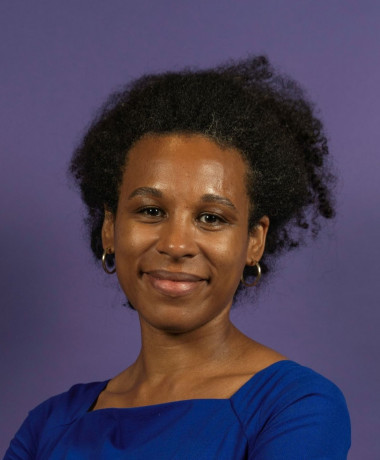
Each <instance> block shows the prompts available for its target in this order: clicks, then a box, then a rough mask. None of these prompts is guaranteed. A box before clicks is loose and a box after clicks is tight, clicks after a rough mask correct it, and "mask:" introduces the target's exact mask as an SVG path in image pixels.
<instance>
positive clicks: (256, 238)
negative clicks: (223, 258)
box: [246, 216, 269, 265]
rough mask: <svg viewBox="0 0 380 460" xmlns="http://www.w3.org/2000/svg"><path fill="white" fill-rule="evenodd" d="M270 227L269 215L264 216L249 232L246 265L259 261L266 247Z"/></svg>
mask: <svg viewBox="0 0 380 460" xmlns="http://www.w3.org/2000/svg"><path fill="white" fill-rule="evenodd" d="M268 228H269V217H267V216H263V217H262V218H261V219H260V220H259V222H258V223H257V224H256V225H255V226H254V227H253V229H252V230H251V231H250V234H249V242H248V249H247V260H246V265H252V262H258V261H259V260H260V259H261V257H262V255H263V253H264V249H265V241H266V238H267V233H268Z"/></svg>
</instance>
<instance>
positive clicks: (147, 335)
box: [133, 314, 244, 380]
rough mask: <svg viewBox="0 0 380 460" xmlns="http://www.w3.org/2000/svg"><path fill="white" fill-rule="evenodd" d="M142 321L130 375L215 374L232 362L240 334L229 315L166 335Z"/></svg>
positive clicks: (174, 375) (154, 376) (152, 376)
mask: <svg viewBox="0 0 380 460" xmlns="http://www.w3.org/2000/svg"><path fill="white" fill-rule="evenodd" d="M140 322H141V337H142V347H141V352H140V354H139V357H138V358H137V360H136V362H135V364H134V365H133V372H134V373H135V375H136V374H137V375H139V376H140V378H143V379H144V380H156V379H162V378H165V377H171V378H173V377H174V378H175V377H176V376H177V377H178V378H180V377H181V376H183V375H186V374H187V373H189V372H194V371H195V372H209V373H213V372H216V371H217V370H218V369H220V368H221V366H223V364H226V365H227V364H228V361H229V360H231V359H232V357H233V354H234V351H235V352H236V349H238V348H236V347H235V345H236V344H237V342H238V341H239V340H240V341H241V339H242V337H244V336H243V334H241V333H240V332H239V331H238V330H237V329H236V328H235V326H234V325H233V324H232V323H231V321H230V319H229V317H228V314H227V317H226V316H224V315H223V316H220V317H217V318H215V319H214V320H213V321H211V322H209V323H207V324H206V325H204V326H203V327H201V328H198V329H197V330H195V331H191V332H186V333H181V334H180V333H176V334H174V333H168V332H165V331H162V330H157V329H155V328H154V327H152V326H151V325H149V324H147V323H145V322H144V321H143V320H140Z"/></svg>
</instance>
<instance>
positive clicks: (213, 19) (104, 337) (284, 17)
mask: <svg viewBox="0 0 380 460" xmlns="http://www.w3.org/2000/svg"><path fill="white" fill-rule="evenodd" d="M379 21H380V4H379V2H377V0H374V1H370V0H357V1H348V0H342V1H334V0H331V1H329V0H321V1H310V0H287V1H280V0H279V1H274V0H265V1H263V0H262V1H258V0H242V1H232V0H230V1H226V0H207V1H205V0H191V1H190V0H189V1H178V0H161V1H157V0H133V1H126V0H119V1H116V0H108V1H107V2H103V1H100V0H98V1H94V0H91V1H90V0H82V1H80V2H78V1H75V0H65V1H64V2H63V1H62V2H53V1H51V2H48V1H42V0H40V1H37V0H36V1H30V2H29V1H26V0H25V1H21V0H4V1H2V2H1V3H0V50H1V51H0V52H1V57H0V78H1V80H0V100H1V104H0V127H1V139H0V151H1V169H0V200H1V206H0V212H1V243H2V249H1V253H2V255H1V299H2V302H1V314H2V319H1V331H0V337H1V363H0V364H1V388H0V394H1V401H0V404H1V407H0V413H1V423H2V425H1V427H0V432H1V435H0V455H2V453H3V451H4V450H5V448H6V447H7V445H8V442H9V440H10V438H11V437H12V435H13V434H14V432H15V431H16V429H17V428H18V426H19V424H20V423H21V422H22V420H23V419H24V417H25V416H26V413H27V411H28V410H29V409H31V408H32V407H34V406H35V405H36V404H37V403H39V402H40V401H42V400H44V399H46V398H47V397H49V396H50V395H52V394H55V393H58V392H61V391H64V390H66V389H67V388H68V387H69V386H71V385H72V384H74V383H77V382H81V381H91V380H95V379H105V378H108V377H110V376H112V375H114V374H115V373H117V372H119V371H120V370H121V369H123V368H124V367H126V366H127V365H128V363H130V362H131V361H132V360H133V359H134V357H135V356H136V354H137V352H138V349H139V329H138V323H137V320H136V316H135V314H134V313H133V312H131V311H128V310H127V309H125V308H123V307H122V306H121V305H122V296H121V294H120V291H119V290H118V289H117V288H116V289H115V279H114V278H111V277H106V276H105V275H104V274H103V272H102V270H100V269H99V268H98V267H97V266H96V264H94V263H93V261H92V258H91V255H90V252H89V250H88V249H87V246H86V242H85V241H84V230H83V225H82V220H81V219H82V213H83V210H82V207H81V204H80V201H79V198H78V196H77V195H76V193H75V192H74V191H73V190H72V189H70V187H69V186H68V180H67V177H66V175H65V170H66V166H67V162H68V159H69V157H70V153H71V151H72V149H73V147H74V146H75V144H76V142H77V141H78V139H79V138H80V135H81V133H82V132H83V129H84V127H85V125H86V124H87V123H88V122H89V120H90V117H91V115H92V114H93V112H94V109H95V108H97V106H98V105H99V104H100V103H101V102H102V101H103V100H104V98H105V97H106V95H107V94H108V93H109V91H110V90H111V89H116V88H117V87H118V86H119V85H121V84H123V83H124V82H126V81H127V80H128V79H130V78H132V77H136V76H139V75H140V74H141V73H142V72H147V71H157V70H165V69H169V68H170V69H176V68H181V67H182V66H183V65H199V66H211V65H214V64H217V63H220V62H221V61H223V60H225V59H226V58H230V57H244V56H246V55H247V54H248V53H249V52H253V53H262V52H264V53H267V54H268V55H269V57H270V58H271V60H272V61H273V62H274V63H275V64H277V65H278V66H279V68H281V69H282V70H283V71H285V72H287V73H289V74H290V75H292V76H293V77H295V78H296V79H297V80H299V81H300V82H301V83H302V85H303V86H304V87H305V88H307V90H308V92H309V95H310V96H311V98H312V99H313V100H315V101H316V103H317V105H318V107H319V108H320V113H321V116H322V118H323V120H324V121H325V123H326V126H327V129H328V133H329V136H330V146H331V150H332V152H333V153H334V154H335V158H336V168H337V170H338V173H339V175H340V178H341V179H340V182H339V185H338V196H339V215H338V218H337V220H336V223H335V224H333V225H329V226H327V227H326V231H325V232H324V235H323V236H322V237H321V238H320V239H319V240H318V241H317V242H316V243H315V244H311V245H310V246H309V247H308V248H305V249H304V250H302V251H299V252H295V253H294V254H292V255H290V256H287V257H285V258H284V259H282V261H281V263H280V264H279V267H278V271H277V275H276V276H274V277H273V278H272V280H271V282H270V283H268V287H267V288H266V290H265V291H264V292H262V293H261V295H260V297H259V299H258V301H257V302H256V303H255V304H252V303H250V302H246V305H243V306H242V307H240V308H239V309H237V310H235V312H234V315H233V316H234V320H235V323H236V324H237V325H238V326H239V327H241V329H243V331H245V332H246V333H248V334H249V335H250V336H252V337H253V338H255V339H257V340H259V341H262V342H264V343H265V344H267V345H269V346H271V347H274V348H276V349H278V350H279V351H281V352H282V353H284V354H286V355H288V356H289V357H290V358H291V359H294V360H296V361H299V362H300V363H302V364H305V365H308V366H310V367H313V368H314V369H315V370H317V371H319V372H321V373H323V374H324V375H326V376H327V377H329V378H330V379H332V380H333V381H334V382H336V383H337V384H338V385H339V386H340V387H341V388H342V390H343V392H344V393H345V395H346V398H347V402H348V406H349V409H350V412H351V417H352V427H353V446H352V449H351V453H350V458H351V459H360V460H362V459H377V458H380V444H379V439H380V436H379V428H380V423H379V412H380V407H379V404H380V398H379V381H380V372H379V364H378V362H379V348H380V334H379V319H380V313H379V302H378V292H379V289H378V286H379V280H380V277H379V275H380V273H379V269H378V267H379V243H378V240H379V231H378V224H379V220H380V214H379V206H378V204H379V200H378V196H379V195H378V194H379V179H378V178H379V170H380V166H379V155H378V143H379V129H380V119H379V96H380V94H379V85H380V33H379ZM375 283H376V284H375Z"/></svg>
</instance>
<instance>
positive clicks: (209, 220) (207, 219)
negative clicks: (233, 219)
mask: <svg viewBox="0 0 380 460" xmlns="http://www.w3.org/2000/svg"><path fill="white" fill-rule="evenodd" d="M199 221H200V222H202V223H203V224H207V225H209V226H213V227H215V226H217V225H221V224H223V223H225V222H226V220H225V219H223V217H221V216H219V215H218V214H211V213H204V214H202V215H201V216H200V217H199Z"/></svg>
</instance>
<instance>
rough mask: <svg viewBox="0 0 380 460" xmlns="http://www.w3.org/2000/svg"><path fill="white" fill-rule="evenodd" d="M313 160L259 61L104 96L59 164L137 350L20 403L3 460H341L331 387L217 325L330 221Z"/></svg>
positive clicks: (298, 95)
mask: <svg viewBox="0 0 380 460" xmlns="http://www.w3.org/2000/svg"><path fill="white" fill-rule="evenodd" d="M327 155H328V149H327V145H326V139H325V136H324V134H323V131H322V126H321V123H320V122H319V120H318V119H316V118H315V117H314V115H313V110H312V106H311V105H310V103H308V102H307V100H306V99H305V97H304V95H303V94H302V92H301V90H300V89H299V88H298V86H297V85H296V84H295V83H294V82H293V81H291V80H289V79H288V78H287V77H284V76H280V75H276V74H275V73H274V71H273V69H272V68H271V66H270V65H269V63H268V61H267V59H266V58H264V57H257V58H250V59H248V60H245V61H241V62H238V63H229V64H227V65H225V66H221V67H218V68H215V69H211V70H206V71H191V70H185V71H183V72H178V73H167V74H161V75H148V76H144V77H142V78H140V79H139V80H137V81H134V82H132V83H131V84H130V85H129V86H127V87H126V89H125V90H124V91H122V92H120V93H118V94H116V95H113V96H112V97H111V98H110V99H109V101H108V103H107V104H106V106H105V107H104V108H103V109H102V110H101V112H100V113H99V115H98V117H97V118H96V120H95V121H94V123H93V124H92V126H91V127H90V129H89V130H88V133H87V134H86V136H85V138H84V140H83V142H82V144H81V145H80V146H79V148H78V149H77V150H76V152H75V154H74V156H73V159H72V163H71V168H70V170H71V173H72V174H73V176H74V177H75V179H76V181H77V183H78V185H79V187H80V189H81V193H82V197H83V200H84V202H85V203H86V205H87V208H88V224H89V229H90V237H91V247H92V250H93V252H94V255H95V256H96V258H97V259H99V260H102V265H103V268H104V270H105V272H106V273H107V274H113V273H114V272H115V271H116V274H117V277H118V280H119V283H120V286H121V288H122V289H123V291H124V293H125V295H126V297H127V298H128V302H129V305H130V306H131V307H132V308H134V309H135V310H136V312H137V314H138V315H139V319H140V324H141V337H142V346H141V352H140V354H139V356H138V358H137V360H136V361H135V362H134V363H133V364H132V365H130V366H129V367H127V369H125V370H124V371H123V372H121V373H120V374H119V375H118V376H116V377H114V378H112V379H111V380H109V381H106V382H96V383H90V384H80V385H75V386H74V387H72V388H71V389H70V390H69V391H68V392H67V393H64V394H62V395H58V396H56V397H54V398H51V399H49V400H48V401H46V402H44V403H42V404H41V405H40V406H38V407H37V408H36V409H34V410H33V411H32V412H31V413H30V415H29V417H28V418H27V419H26V421H25V422H24V424H23V425H22V427H21V428H20V430H19V432H18V433H17V434H16V436H15V438H14V440H13V441H12V443H11V446H10V448H9V450H8V452H7V453H6V455H5V458H6V459H7V460H8V459H15V458H17V459H20V458H21V459H29V458H30V459H34V458H38V459H63V458H65V459H67V458H91V459H108V458H109V459H119V458H120V459H122V458H123V459H124V458H133V459H147V458H159V459H206V458H207V459H245V458H250V459H301V458H302V459H306V458H307V459H322V458H323V459H343V458H346V455H347V451H348V448H349V445H350V425H349V417H348V413H347V408H346V404H345V401H344V398H343V396H342V394H341V393H340V391H339V390H338V389H337V388H336V387H335V385H334V384H332V383H331V382H329V381H328V380H326V379H325V378H323V377H322V376H320V375H318V374H316V373H315V372H313V371H312V370H310V369H308V368H305V367H303V366H300V365H298V364H296V363H294V362H292V361H289V360H288V359H287V358H286V357H285V356H283V355H281V354H280V353H278V352H276V351H273V350H271V349H269V348H267V347H265V346H263V345H261V344H259V343H257V342H255V341H254V340H252V339H250V338H248V337H246V336H245V335H243V334H242V333H241V332H240V331H239V330H237V329H236V328H235V327H234V326H233V324H232V323H231V321H230V319H229V311H230V309H231V306H232V303H233V300H234V297H235V296H236V294H237V292H238V291H243V290H248V289H255V287H253V286H255V285H257V284H258V283H259V282H260V283H261V282H262V281H263V280H261V279H260V278H261V274H263V278H265V277H267V276H268V272H269V271H270V268H271V267H272V266H273V261H274V260H275V258H276V257H277V256H278V255H279V254H280V253H281V252H283V251H285V250H289V249H292V248H294V247H296V246H298V245H299V244H300V242H301V241H302V240H303V233H305V234H307V233H308V232H311V233H312V234H314V235H315V234H316V233H317V232H318V229H319V226H320V223H319V221H320V220H321V218H330V217H332V216H333V215H334V210H333V207H332V202H331V198H330V188H331V184H332V183H333V177H332V175H331V174H330V173H329V170H328V167H327V162H326V160H327Z"/></svg>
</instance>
